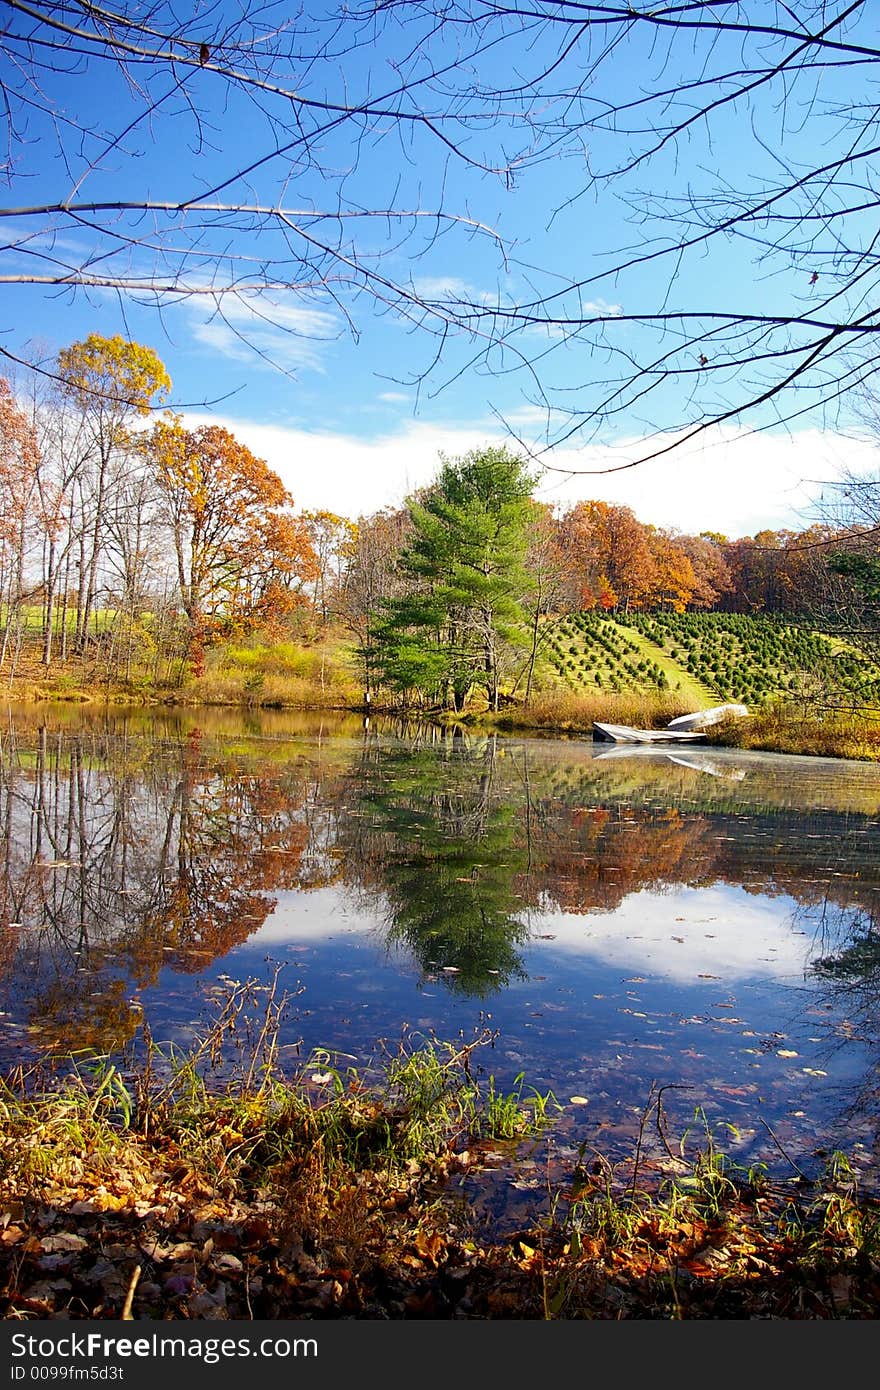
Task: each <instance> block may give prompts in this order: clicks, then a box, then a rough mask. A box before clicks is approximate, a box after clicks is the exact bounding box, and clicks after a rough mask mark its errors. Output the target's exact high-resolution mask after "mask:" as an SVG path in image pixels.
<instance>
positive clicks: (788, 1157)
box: [758, 1115, 812, 1184]
mask: <svg viewBox="0 0 880 1390" xmlns="http://www.w3.org/2000/svg"><path fill="white" fill-rule="evenodd" d="M758 1119H759V1120H760V1121H761V1124H762V1125H763V1126H764V1128H765V1129H766V1131H767V1133H768V1134H769V1135H770V1138H771V1139H772V1140H773V1143H774V1144H775V1145H776V1147H777V1149H778V1150H779V1152H780V1153H781V1154H782V1157H783V1158H784V1159H785V1161H786V1163H790V1164H791V1166H792V1168H793V1169H794V1171H795V1172H796V1173H797V1174H799V1176H800V1177H802V1178H803V1180H804V1182H808V1183H810V1184H812V1178H808V1177H807V1175H806V1173H805V1172H804V1170H803V1168H799V1167H798V1165H797V1164H796V1163H795V1161H794V1159H793V1158H792V1157H791V1155H790V1154H787V1153H786V1152H785V1149H784V1148H783V1147H782V1145H781V1144H780V1142H779V1140H778V1139H777V1138H776V1135H775V1134H774V1133H773V1130H772V1129H771V1128H770V1126H769V1125H768V1123H767V1121H766V1120H765V1119H764V1117H763V1116H762V1115H759V1116H758Z"/></svg>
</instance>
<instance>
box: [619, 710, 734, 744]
mask: <svg viewBox="0 0 880 1390" xmlns="http://www.w3.org/2000/svg"><path fill="white" fill-rule="evenodd" d="M748 712H749V711H748V710H747V708H746V706H745V705H732V704H729V705H714V706H713V707H712V709H702V710H697V711H696V713H694V714H680V715H679V716H678V718H677V719H671V720H670V721H669V724H668V725H667V727H666V728H665V729H631V728H630V727H629V725H628V724H600V723H599V722H598V721H595V722H594V723H593V738H594V739H598V740H600V741H604V742H606V743H705V742H706V732H705V731H706V729H708V728H711V726H712V725H713V724H719V723H720V722H721V720H722V719H743V718H744V717H745V716H746V715H747V714H748Z"/></svg>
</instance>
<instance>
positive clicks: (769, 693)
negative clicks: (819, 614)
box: [629, 612, 880, 705]
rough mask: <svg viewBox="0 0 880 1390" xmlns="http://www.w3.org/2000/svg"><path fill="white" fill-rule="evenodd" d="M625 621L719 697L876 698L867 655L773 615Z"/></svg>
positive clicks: (878, 680) (879, 675)
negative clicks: (819, 693) (813, 694)
mask: <svg viewBox="0 0 880 1390" xmlns="http://www.w3.org/2000/svg"><path fill="white" fill-rule="evenodd" d="M629 621H630V623H631V625H632V626H634V627H636V628H638V630H639V631H640V632H641V633H642V634H643V635H644V636H645V637H646V638H647V639H648V640H649V641H651V642H653V643H655V644H656V645H657V646H659V647H661V648H662V650H663V651H664V652H667V653H668V655H669V657H670V658H671V659H672V660H673V661H676V662H678V663H679V664H680V665H681V666H683V667H684V669H685V670H686V671H688V673H689V674H691V675H693V676H694V677H695V678H696V679H697V680H699V681H701V682H702V683H703V684H704V685H707V686H708V687H709V688H710V689H712V690H714V691H715V692H716V693H717V694H718V695H719V696H721V697H722V698H724V699H737V700H743V701H744V702H745V703H747V704H752V705H761V704H764V703H766V702H767V701H769V700H772V699H774V698H776V697H778V696H779V695H780V694H783V695H784V694H798V693H801V692H804V691H805V689H806V688H807V687H809V688H810V689H812V690H814V691H816V690H818V689H819V688H821V689H823V690H824V691H825V692H826V693H827V694H828V695H829V697H832V698H836V699H837V700H838V701H841V700H842V701H846V702H850V703H853V704H871V703H876V702H877V700H878V698H880V670H878V669H877V667H876V666H874V665H873V664H872V663H871V662H870V661H869V660H868V659H867V658H866V657H864V656H862V655H861V654H860V653H858V652H856V651H852V650H841V651H835V649H834V647H833V646H832V643H831V641H830V639H829V638H828V636H827V635H825V634H822V633H815V632H812V631H810V630H809V629H806V628H801V627H797V626H794V625H792V624H790V623H787V622H783V621H781V620H780V619H778V618H775V617H773V616H769V615H761V614H758V615H751V614H736V613H732V614H727V613H665V612H657V613H651V614H647V613H645V614H636V615H633V616H632V617H631V618H630V620H629Z"/></svg>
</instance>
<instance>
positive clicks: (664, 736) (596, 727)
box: [593, 721, 706, 743]
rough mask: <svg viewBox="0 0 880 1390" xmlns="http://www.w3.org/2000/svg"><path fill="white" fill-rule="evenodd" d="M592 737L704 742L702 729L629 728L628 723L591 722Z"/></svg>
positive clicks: (621, 740) (615, 740) (616, 740)
mask: <svg viewBox="0 0 880 1390" xmlns="http://www.w3.org/2000/svg"><path fill="white" fill-rule="evenodd" d="M593 738H594V739H599V740H600V741H602V740H604V741H605V742H606V743H705V742H706V735H705V733H704V732H703V731H702V729H631V728H630V727H629V725H628V724H600V723H598V721H596V722H594V724H593Z"/></svg>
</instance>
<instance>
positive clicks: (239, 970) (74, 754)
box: [0, 710, 880, 1143]
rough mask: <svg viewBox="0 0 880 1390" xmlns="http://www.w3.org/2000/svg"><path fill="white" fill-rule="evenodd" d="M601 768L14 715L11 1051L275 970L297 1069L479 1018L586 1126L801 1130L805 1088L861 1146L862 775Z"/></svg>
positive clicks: (290, 735)
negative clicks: (707, 1116)
mask: <svg viewBox="0 0 880 1390" xmlns="http://www.w3.org/2000/svg"><path fill="white" fill-rule="evenodd" d="M601 749H602V746H600V747H599V749H597V750H594V748H593V746H592V745H591V744H590V743H588V742H583V741H576V740H566V741H559V740H549V739H546V740H538V739H531V740H513V739H502V738H495V737H491V736H488V737H487V736H477V735H469V734H462V733H461V732H457V733H451V732H446V731H442V730H438V729H436V728H432V727H426V726H419V725H400V726H396V727H393V728H391V727H389V726H387V725H382V724H381V722H380V721H377V720H375V719H371V721H369V723H367V724H366V726H365V725H364V723H362V722H361V721H359V720H356V719H345V720H341V721H339V723H338V724H334V722H333V721H332V720H331V719H329V718H327V717H326V716H308V717H304V718H303V719H298V718H295V717H293V716H291V715H289V714H287V715H281V714H280V713H279V714H278V715H277V716H276V715H268V716H267V715H263V714H254V715H249V716H248V719H247V722H246V723H245V722H242V719H241V718H240V717H239V716H238V715H237V714H235V713H233V712H217V713H216V714H212V715H205V714H203V712H201V711H200V712H199V713H198V715H197V716H196V715H194V714H186V713H164V714H161V715H160V716H158V717H154V716H148V715H146V714H144V713H143V712H141V711H137V712H133V713H128V714H122V715H117V716H114V717H112V718H111V717H100V716H96V715H94V714H86V715H85V716H83V715H82V714H79V715H77V716H75V715H73V714H71V713H70V712H67V711H65V712H63V714H62V715H60V716H56V715H55V714H54V713H53V714H52V715H51V716H49V715H46V714H45V713H43V714H42V715H41V714H40V713H39V712H37V711H33V710H31V711H28V712H25V713H23V714H22V715H21V716H16V718H15V719H14V720H13V721H11V722H10V724H9V727H8V729H7V731H6V733H5V735H4V738H3V741H2V750H0V754H2V756H0V778H2V782H0V797H2V802H0V809H2V817H3V824H2V835H3V864H2V877H0V914H2V916H0V923H2V933H0V968H2V970H3V972H4V973H3V980H2V994H0V1009H2V1010H3V1011H4V1014H3V1017H2V1018H0V1054H2V1059H3V1060H4V1061H5V1062H9V1061H12V1060H14V1059H15V1058H17V1057H26V1056H30V1055H33V1054H34V1053H35V1052H36V1051H39V1050H41V1049H47V1048H51V1049H54V1050H56V1051H58V1052H59V1053H64V1052H68V1051H70V1050H73V1049H76V1048H83V1047H90V1048H94V1049H98V1050H101V1051H112V1050H114V1049H118V1048H120V1047H121V1046H123V1044H125V1043H126V1042H128V1041H130V1040H131V1039H134V1038H137V1037H138V1035H139V1029H140V1025H141V1023H142V1020H143V1018H144V1016H145V1014H146V1016H147V1017H148V1019H149V1022H150V1026H151V1028H152V1029H153V1031H154V1033H157V1034H161V1033H162V1030H163V1029H170V1028H171V1026H172V1023H173V1024H174V1026H175V1027H176V1028H177V1029H178V1030H179V1031H180V1032H181V1034H185V1032H186V1028H187V1027H192V1025H193V1022H194V1020H195V1019H196V1017H197V1015H198V1012H199V1010H200V1009H201V1008H202V1007H203V1006H204V1002H205V988H206V986H207V985H210V984H213V983H215V982H216V979H217V976H218V974H219V973H221V972H222V971H224V970H229V971H230V972H233V973H235V974H237V976H238V977H239V978H240V977H241V976H242V974H244V973H245V972H251V971H253V970H259V968H260V964H261V962H262V961H264V960H265V958H266V955H267V953H269V954H270V955H272V954H274V955H278V953H280V954H281V955H282V956H286V958H288V959H289V960H290V961H291V963H292V965H293V966H294V967H295V969H296V971H297V972H299V974H298V978H301V979H302V980H303V981H304V982H305V986H306V989H305V994H304V1003H303V1007H302V1009H301V1010H300V1011H299V1012H298V1014H297V1017H296V1018H295V1019H294V1020H293V1022H292V1024H291V1029H292V1031H291V1035H290V1039H291V1041H293V1042H296V1043H300V1042H301V1043H302V1044H303V1046H304V1047H308V1046H310V1045H313V1044H314V1043H316V1042H318V1041H320V1042H321V1044H322V1045H332V1046H335V1047H338V1048H340V1049H342V1050H344V1051H348V1052H349V1053H350V1054H351V1055H359V1054H360V1053H361V1052H362V1051H363V1050H364V1049H366V1048H367V1047H368V1046H369V1043H370V1039H371V1038H373V1039H375V1038H376V1037H378V1036H381V1035H385V1036H388V1035H393V1034H395V1033H396V1032H397V1031H399V1029H400V1027H401V1025H402V1024H404V1023H406V1024H415V1025H418V1026H421V1027H424V1028H435V1029H436V1030H437V1031H438V1032H439V1033H440V1034H441V1035H448V1034H450V1033H454V1032H455V1031H456V1030H459V1029H467V1028H471V1027H473V1026H474V1024H475V1022H477V1021H478V1020H485V1019H486V1018H487V1017H489V1016H491V1018H492V1022H493V1025H494V1026H497V1027H499V1028H500V1030H501V1038H500V1042H499V1046H498V1055H497V1057H496V1059H495V1064H496V1065H497V1066H498V1067H504V1066H507V1067H508V1070H509V1071H510V1072H511V1074H514V1073H515V1071H518V1070H520V1069H522V1068H525V1069H526V1071H527V1073H528V1075H529V1077H530V1079H532V1080H533V1081H534V1084H536V1085H551V1086H553V1087H554V1088H555V1089H557V1091H558V1092H559V1093H560V1094H563V1095H564V1094H566V1093H567V1092H570V1093H580V1092H582V1091H583V1090H584V1088H585V1087H589V1088H590V1092H591V1097H592V1100H591V1104H592V1107H593V1108H592V1110H591V1112H590V1113H591V1123H595V1124H598V1125H600V1126H601V1125H602V1124H611V1123H612V1122H615V1123H616V1122H617V1121H616V1120H615V1114H616V1116H617V1117H618V1119H619V1116H620V1114H621V1112H622V1111H623V1110H625V1111H626V1112H627V1114H632V1113H633V1111H635V1110H637V1109H638V1107H639V1103H640V1102H643V1101H644V1097H645V1095H646V1094H647V1091H648V1088H649V1085H650V1082H651V1081H652V1080H653V1079H655V1078H657V1077H661V1078H662V1079H665V1080H667V1081H674V1082H679V1081H682V1080H686V1081H687V1082H688V1084H692V1085H694V1086H695V1087H696V1088H699V1090H700V1094H703V1093H705V1092H711V1093H712V1094H713V1095H714V1096H715V1098H716V1100H717V1101H718V1103H719V1104H722V1103H724V1101H725V1099H726V1102H727V1103H729V1104H737V1103H742V1104H744V1105H748V1106H750V1107H752V1108H753V1109H754V1107H756V1106H759V1105H760V1106H765V1107H769V1113H771V1114H772V1120H773V1124H774V1126H776V1125H782V1123H783V1121H784V1120H785V1117H786V1116H788V1117H789V1120H788V1121H786V1122H787V1123H794V1122H793V1121H791V1119H790V1117H791V1116H793V1115H797V1114H802V1113H803V1112H802V1102H803V1087H804V1084H805V1077H806V1076H809V1077H810V1078H811V1081H810V1083H809V1084H810V1085H811V1086H815V1088H816V1089H815V1095H814V1096H812V1097H811V1102H812V1103H814V1104H815V1105H817V1106H818V1105H824V1106H825V1110H826V1113H827V1114H829V1115H830V1114H831V1112H832V1110H833V1111H834V1113H835V1115H837V1116H839V1115H841V1114H847V1115H848V1116H849V1119H850V1122H852V1121H853V1117H854V1116H858V1117H860V1118H859V1123H858V1125H857V1126H855V1127H854V1128H853V1131H852V1132H853V1134H856V1133H857V1134H858V1136H859V1141H860V1142H865V1143H867V1142H868V1140H869V1139H870V1137H871V1134H872V1132H873V1130H872V1127H873V1109H874V1102H875V1098H876V1097H875V1081H876V1077H875V1073H874V1070H873V1067H874V1057H875V1045H876V1041H877V1037H878V1002H880V952H878V948H877V941H878V939H880V938H878V931H877V924H878V911H880V864H878V859H880V856H878V854H877V849H878V821H877V817H878V812H880V768H877V767H874V766H871V765H867V764H864V765H863V764H854V763H835V762H833V761H831V760H818V759H814V760H805V759H797V758H774V757H772V756H765V755H757V754H733V753H728V752H725V751H724V750H715V749H713V750H711V753H709V752H703V751H700V752H696V753H695V752H692V751H690V750H688V751H686V752H684V753H678V752H676V754H675V755H674V756H673V755H670V754H668V753H666V752H660V751H659V750H654V749H652V750H651V751H650V753H649V754H646V753H644V752H643V751H642V750H638V751H632V750H629V749H628V750H626V751H625V752H624V751H623V750H617V749H612V750H608V749H607V747H606V748H605V751H601ZM609 754H610V756H609ZM823 1078H824V1079H823ZM823 1087H824V1090H823ZM737 1097H740V1098H743V1097H744V1099H741V1101H738V1100H737Z"/></svg>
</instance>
